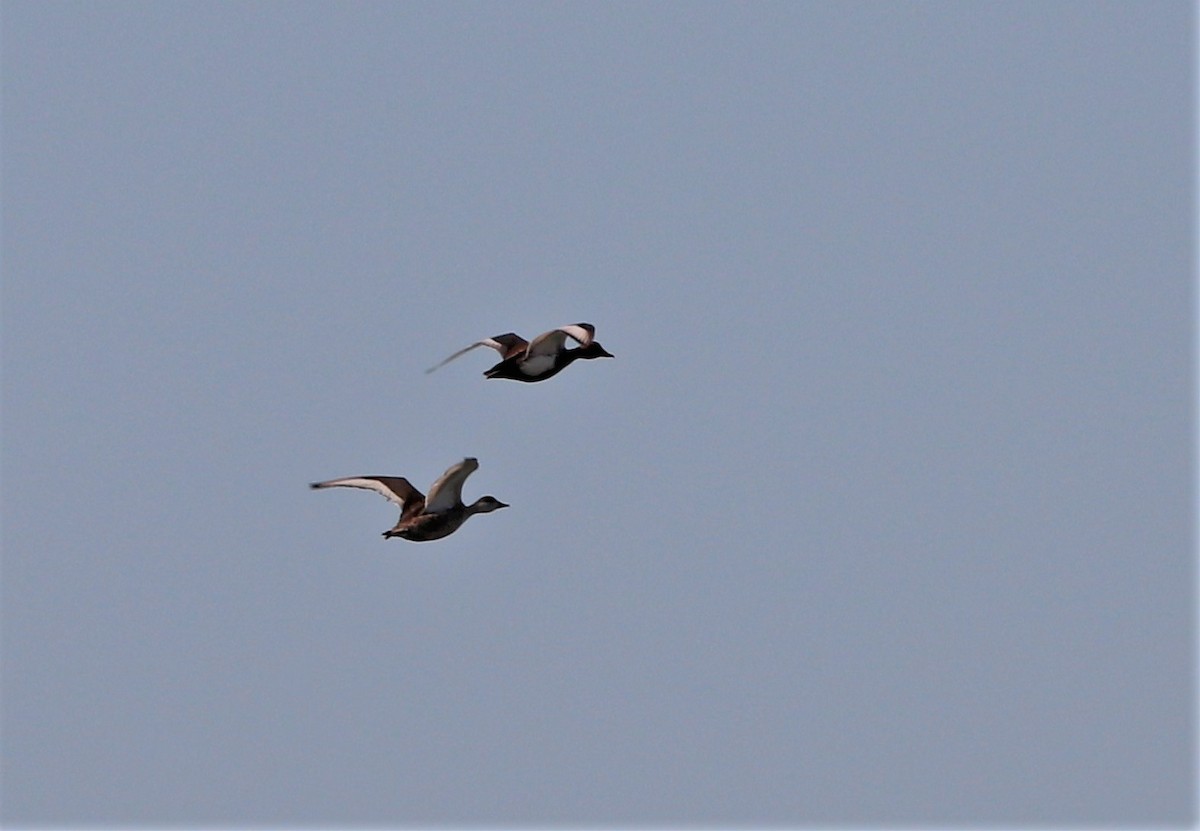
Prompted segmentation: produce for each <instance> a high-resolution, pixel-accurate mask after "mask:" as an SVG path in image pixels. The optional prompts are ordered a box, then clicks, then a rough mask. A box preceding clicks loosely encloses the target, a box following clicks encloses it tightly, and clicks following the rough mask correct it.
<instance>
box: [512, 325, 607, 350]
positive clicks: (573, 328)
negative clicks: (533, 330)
mask: <svg viewBox="0 0 1200 831" xmlns="http://www.w3.org/2000/svg"><path fill="white" fill-rule="evenodd" d="M595 336H596V327H595V326H593V325H592V324H590V323H573V324H569V325H567V326H559V327H558V328H557V329H551V330H550V331H549V332H543V333H542V334H540V335H538V336H537V337H536V338H534V339H533V342H532V343H530V344H529V346H528V347H526V349H525V357H526V358H536V357H548V356H550V355H554V354H556V353H557V352H558V351H559V350H560V349H562V348H563V346H565V345H566V343H567V338H571V339H572V340H575V341H578V342H579V345H580V346H587V345H588V344H589V343H591V342H592V339H593V338H594V337H595Z"/></svg>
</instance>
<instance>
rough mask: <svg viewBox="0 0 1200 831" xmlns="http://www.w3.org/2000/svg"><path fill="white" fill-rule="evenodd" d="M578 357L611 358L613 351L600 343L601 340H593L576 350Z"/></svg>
mask: <svg viewBox="0 0 1200 831" xmlns="http://www.w3.org/2000/svg"><path fill="white" fill-rule="evenodd" d="M575 354H576V357H579V358H611V357H612V353H611V352H609V351H608V350H606V349H605V348H604V347H603V346H601V345H600V342H599V341H592V342H591V343H589V344H588V345H587V346H581V347H580V348H579V349H576V350H575Z"/></svg>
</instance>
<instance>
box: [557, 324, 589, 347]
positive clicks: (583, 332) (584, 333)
mask: <svg viewBox="0 0 1200 831" xmlns="http://www.w3.org/2000/svg"><path fill="white" fill-rule="evenodd" d="M557 331H559V332H562V333H564V334H566V335H568V336H570V337H572V338H574V339H575V340H577V341H579V345H580V346H587V345H588V344H589V343H591V342H592V338H594V337H595V336H596V335H595V330H594V329H593V330H592V331H588V330H587V329H585V328H584V327H583V326H579V325H576V324H570V325H567V326H559V327H558V330H557Z"/></svg>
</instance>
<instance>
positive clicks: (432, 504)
mask: <svg viewBox="0 0 1200 831" xmlns="http://www.w3.org/2000/svg"><path fill="white" fill-rule="evenodd" d="M478 469H479V462H478V460H476V459H463V460H462V461H461V462H459V463H458V464H456V465H453V466H452V467H451V468H450V469H449V470H447V471H446V472H445V473H443V474H442V475H441V476H440V477H439V478H438V480H437V481H436V482H434V483H433V484H432V485H431V486H430V488H429V496H428V497H426V499H425V513H427V514H436V513H440V512H442V511H448V510H450V509H451V508H457V507H458V506H459V505H460V504H462V486H463V482H465V481H466V480H467V477H468V476H470V475H471V474H472V473H474V472H475V471H476V470H478Z"/></svg>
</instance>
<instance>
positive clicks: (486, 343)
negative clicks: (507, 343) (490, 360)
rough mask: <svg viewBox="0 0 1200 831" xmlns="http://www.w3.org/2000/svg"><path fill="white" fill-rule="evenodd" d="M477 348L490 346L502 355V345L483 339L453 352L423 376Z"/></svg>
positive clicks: (489, 339) (495, 341) (496, 341)
mask: <svg viewBox="0 0 1200 831" xmlns="http://www.w3.org/2000/svg"><path fill="white" fill-rule="evenodd" d="M477 346H490V347H491V348H492V349H495V350H496V351H497V352H499V353H500V355H501V356H503V355H504V344H502V343H500V341H498V340H492V339H491V338H484V339H483V340H481V341H476V342H475V343H473V344H471V345H470V346H468V347H465V348H463V349H460V350H458V351H457V352H455V353H454V354H453V355H451V356H450V357H449V358H446V359H445V360H444V361H442V362H441V363H439V364H434V365H433V366H431V367H429V369H427V370H425V374H426V375H428V374H429V373H431V372H433V371H434V370H435V369H440V368H441V367H444V366H445V365H446V364H448V363H450V362H451V361H453V360H454V359H455V358H458V357H460V356H462V355H465V354H467V353H468V352H470V351H471V350H472V349H474V348H475V347H477Z"/></svg>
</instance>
